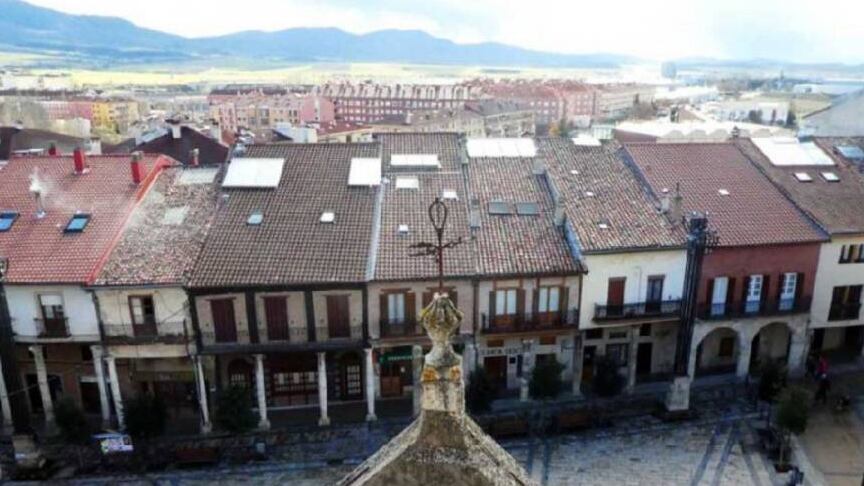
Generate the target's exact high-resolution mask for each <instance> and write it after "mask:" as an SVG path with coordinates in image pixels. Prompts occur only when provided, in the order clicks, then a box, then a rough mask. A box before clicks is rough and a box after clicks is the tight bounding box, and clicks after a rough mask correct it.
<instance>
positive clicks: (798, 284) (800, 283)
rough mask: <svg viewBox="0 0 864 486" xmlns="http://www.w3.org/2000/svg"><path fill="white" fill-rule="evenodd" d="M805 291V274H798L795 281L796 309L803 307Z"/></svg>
mask: <svg viewBox="0 0 864 486" xmlns="http://www.w3.org/2000/svg"><path fill="white" fill-rule="evenodd" d="M803 291H804V274H803V273H800V272H799V273H798V275H797V277H796V279H795V307H798V306H799V305H801V294H802V293H803Z"/></svg>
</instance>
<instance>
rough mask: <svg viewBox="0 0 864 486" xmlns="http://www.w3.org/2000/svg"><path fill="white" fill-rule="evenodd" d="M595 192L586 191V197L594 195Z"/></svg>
mask: <svg viewBox="0 0 864 486" xmlns="http://www.w3.org/2000/svg"><path fill="white" fill-rule="evenodd" d="M594 196H595V194H594V193H593V192H591V191H585V197H594Z"/></svg>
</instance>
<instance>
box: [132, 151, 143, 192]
mask: <svg viewBox="0 0 864 486" xmlns="http://www.w3.org/2000/svg"><path fill="white" fill-rule="evenodd" d="M131 167H132V182H134V183H135V184H136V185H137V184H141V181H142V180H143V179H144V168H143V167H141V152H132V164H131Z"/></svg>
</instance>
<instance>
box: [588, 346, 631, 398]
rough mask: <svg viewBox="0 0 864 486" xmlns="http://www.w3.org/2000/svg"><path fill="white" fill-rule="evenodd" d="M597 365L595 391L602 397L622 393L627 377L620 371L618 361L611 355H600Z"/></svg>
mask: <svg viewBox="0 0 864 486" xmlns="http://www.w3.org/2000/svg"><path fill="white" fill-rule="evenodd" d="M595 366H596V368H595V369H596V371H595V374H594V392H595V393H597V394H598V395H600V396H601V397H614V396H615V395H617V394H619V393H621V390H623V389H624V381H625V378H624V376H622V375H621V373H619V371H618V368H620V366H618V361H616V360H615V359H613V358H611V357H609V356H600V357H598V358H597V361H596V365H595Z"/></svg>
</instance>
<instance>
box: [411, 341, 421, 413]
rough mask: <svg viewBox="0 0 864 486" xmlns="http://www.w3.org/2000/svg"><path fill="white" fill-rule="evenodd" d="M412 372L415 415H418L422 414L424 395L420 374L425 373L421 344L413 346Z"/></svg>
mask: <svg viewBox="0 0 864 486" xmlns="http://www.w3.org/2000/svg"><path fill="white" fill-rule="evenodd" d="M411 372H412V375H413V378H414V380H413V381H414V387H413V390H412V392H413V393H412V398H413V401H414V416H415V417H416V416H418V415H420V398H421V396H422V389H421V388H422V387H421V385H420V375H421V374H422V373H423V347H422V346H420V345H416V344H415V345H414V347H413V348H411Z"/></svg>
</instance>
